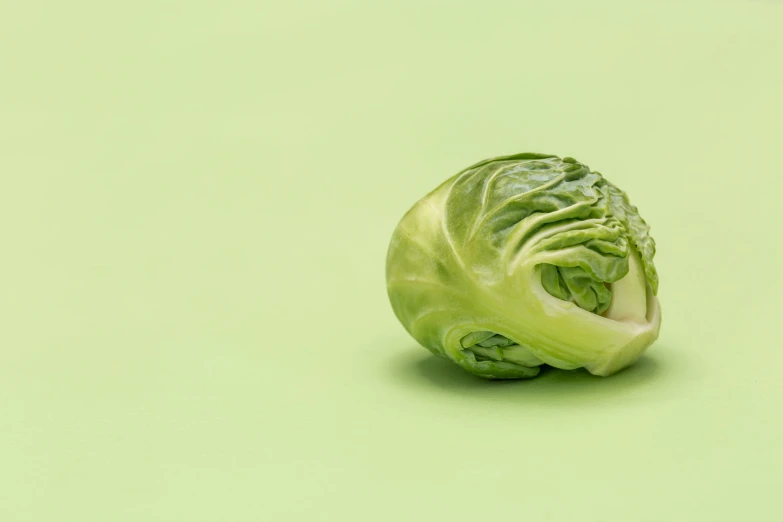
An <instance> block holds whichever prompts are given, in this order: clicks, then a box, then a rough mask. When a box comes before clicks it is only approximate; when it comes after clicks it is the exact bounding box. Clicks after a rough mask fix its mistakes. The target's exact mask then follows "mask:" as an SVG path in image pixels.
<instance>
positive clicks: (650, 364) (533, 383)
mask: <svg viewBox="0 0 783 522" xmlns="http://www.w3.org/2000/svg"><path fill="white" fill-rule="evenodd" d="M392 374H393V376H394V377H395V378H397V379H399V380H401V381H402V382H403V383H404V384H406V385H408V386H419V387H426V388H430V389H432V388H435V389H441V390H444V391H447V392H449V393H455V394H465V395H470V396H471V397H473V398H487V399H490V400H498V399H500V400H504V399H509V400H514V401H517V400H522V401H524V402H527V401H531V402H551V401H553V400H557V401H559V402H561V403H562V402H564V401H569V402H573V401H572V399H577V401H578V402H582V401H583V400H585V399H587V400H592V399H597V400H600V399H603V398H614V397H619V396H623V395H629V394H633V393H635V392H637V391H638V390H640V389H641V388H643V387H644V385H646V384H648V383H650V382H652V381H653V380H654V379H655V378H656V377H657V376H659V375H660V374H661V365H660V363H659V362H658V361H657V360H656V359H655V358H654V355H644V356H643V357H642V358H641V359H640V360H639V361H637V362H636V363H635V364H633V365H632V366H630V367H628V368H625V369H624V370H621V371H619V372H617V373H616V374H614V375H611V376H609V377H597V376H595V375H592V374H590V373H589V372H587V371H586V370H584V369H578V370H570V371H566V370H560V369H557V368H553V367H550V366H546V365H545V366H542V367H541V373H540V374H539V375H538V376H537V377H535V378H533V379H520V380H487V379H482V378H480V377H476V376H474V375H471V374H470V373H468V372H466V371H465V370H463V369H462V368H460V367H459V366H457V365H456V364H454V363H453V362H451V361H448V360H446V359H443V358H440V357H436V356H434V355H431V354H429V353H427V352H426V351H424V350H422V348H420V347H416V348H411V349H410V350H406V351H405V352H403V353H401V354H398V355H396V356H395V358H394V361H393V365H392Z"/></svg>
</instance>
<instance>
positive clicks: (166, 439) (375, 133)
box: [0, 0, 783, 522]
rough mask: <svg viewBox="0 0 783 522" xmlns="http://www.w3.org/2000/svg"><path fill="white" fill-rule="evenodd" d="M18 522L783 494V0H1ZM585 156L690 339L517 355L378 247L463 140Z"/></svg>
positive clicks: (574, 513) (4, 367) (5, 458)
mask: <svg viewBox="0 0 783 522" xmlns="http://www.w3.org/2000/svg"><path fill="white" fill-rule="evenodd" d="M1 12H2V15H1V16H0V34H1V35H2V36H0V64H1V65H2V67H1V68H0V71H2V81H0V140H1V143H2V150H1V151H0V181H1V183H0V231H2V256H0V274H2V291H1V292H0V313H1V314H2V315H1V316H2V326H1V327H0V520H2V521H3V522H28V521H29V522H90V521H100V522H103V521H112V522H114V521H117V522H125V521H129V522H130V521H133V522H137V521H143V522H158V521H160V522H171V521H183V522H199V521H204V522H215V521H230V522H244V521H265V522H266V521H269V522H277V521H300V520H301V521H335V522H343V521H362V522H365V521H371V522H376V521H378V522H385V521H389V522H392V521H393V522H397V521H403V520H413V521H419V520H421V521H477V520H527V521H557V522H560V521H563V522H582V521H585V522H587V521H590V522H606V521H610V522H613V521H650V522H659V521H688V522H691V521H699V520H709V521H729V520H731V521H733V520H764V521H765V520H780V517H781V516H783V515H781V508H780V496H781V493H780V487H781V480H783V478H781V472H782V471H783V421H782V420H781V419H782V416H783V384H782V383H783V378H781V368H783V355H782V354H783V340H782V339H781V335H780V328H781V317H780V315H781V304H779V303H780V301H779V299H780V296H781V290H782V288H781V275H780V274H781V270H780V258H781V254H783V250H782V249H781V246H780V245H781V242H780V237H781V235H780V224H781V219H782V218H781V210H780V208H781V207H780V198H781V194H783V181H781V180H783V156H782V155H781V147H783V102H782V101H781V96H782V95H781V92H783V65H782V62H781V60H782V58H781V56H783V30H782V28H783V2H779V1H735V2H724V3H719V2H715V3H709V4H708V3H693V2H685V3H681V2H677V3H674V2H671V3H657V2H656V3H653V2H643V3H642V2H617V3H613V4H609V3H600V2H593V3H590V4H589V5H587V3H585V2H560V1H558V2H540V3H532V2H517V1H507V2H500V1H495V2H488V1H484V0H482V1H480V2H445V1H441V2H438V1H413V0H408V1H404V2H359V1H355V2H312V3H309V4H304V3H301V2H278V3H267V2H263V1H262V2H260V3H259V2H254V1H221V2H217V1H215V2H190V1H184V0H180V1H161V2H150V1H143V2H123V3H117V2H97V1H96V2H90V3H88V2H83V1H77V2H54V1H49V2H37V1H31V2H16V3H11V2H6V3H5V4H4V6H3V8H2V10H1ZM526 150H531V151H541V152H551V153H555V154H560V155H571V156H575V157H576V158H577V159H579V160H581V161H583V162H585V163H587V164H588V165H590V166H591V167H593V168H595V169H598V170H600V171H601V172H602V173H604V174H605V175H606V176H607V178H609V179H610V180H611V181H612V182H614V183H616V184H617V185H619V186H620V187H622V188H623V189H625V190H626V191H627V192H628V193H629V194H630V195H631V197H632V200H633V202H634V203H635V204H636V205H638V206H639V208H640V209H641V211H642V215H643V216H644V217H645V218H646V219H647V221H648V222H649V223H650V224H651V225H652V227H653V235H654V237H655V238H656V240H657V241H658V246H659V255H658V257H657V258H656V264H657V266H658V268H659V270H660V274H661V292H660V299H661V302H662V306H663V317H664V319H663V328H662V332H661V337H660V340H659V341H658V343H656V344H655V345H654V347H653V349H652V350H651V351H650V352H649V356H648V357H646V358H644V359H643V360H642V361H641V362H640V363H639V364H638V365H637V366H635V367H633V368H632V369H629V370H627V371H625V372H622V373H620V374H618V375H616V376H614V377H610V378H606V379H601V378H594V377H591V376H589V375H586V374H584V373H580V372H574V373H566V372H557V371H552V372H549V373H547V374H546V375H544V376H542V377H540V378H539V379H536V380H533V381H528V382H513V383H487V382H484V381H479V380H477V379H475V378H472V377H470V376H469V375H467V374H463V373H462V372H461V371H460V370H459V369H457V368H454V367H451V366H450V365H449V364H448V363H446V362H445V361H440V360H435V359H433V358H432V357H431V356H429V355H428V354H427V352H425V351H424V350H423V349H421V348H418V347H416V345H415V343H414V342H413V341H412V340H411V339H410V338H409V337H408V336H407V334H406V333H405V332H404V330H403V329H402V327H401V326H400V325H399V324H398V323H397V321H396V319H395V318H394V316H393V314H392V311H391V308H390V306H389V305H388V302H387V299H386V293H385V284H384V257H385V252H386V246H387V242H388V239H389V237H390V235H391V232H392V230H393V229H394V227H395V225H396V223H397V220H398V219H399V218H400V217H401V216H402V214H403V213H404V212H405V210H407V208H408V207H409V206H410V205H411V204H412V203H413V202H414V201H415V200H417V199H418V198H419V197H421V196H422V195H424V194H425V193H426V192H427V191H429V190H430V189H431V188H433V187H434V186H435V185H437V184H438V183H440V182H441V181H442V180H443V179H445V178H446V177H448V176H450V175H452V174H453V173H454V172H456V171H457V170H459V169H461V168H463V167H464V166H466V165H468V164H470V163H472V162H475V161H478V160H480V159H483V158H485V157H488V156H493V155H499V154H506V153H514V152H519V151H526Z"/></svg>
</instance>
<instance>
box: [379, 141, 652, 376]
mask: <svg viewBox="0 0 783 522" xmlns="http://www.w3.org/2000/svg"><path fill="white" fill-rule="evenodd" d="M649 230H650V227H649V226H648V225H647V224H646V223H645V221H644V220H643V219H642V218H641V216H639V212H638V211H637V209H636V207H634V206H633V205H631V204H630V202H629V201H628V197H627V196H626V195H625V193H624V192H623V191H621V190H620V189H618V188H617V187H615V186H614V185H612V184H611V183H609V182H608V181H607V180H606V179H604V178H603V176H601V174H599V173H598V172H594V171H591V170H590V169H589V168H588V167H587V166H586V165H583V164H582V163H579V162H578V161H576V160H575V159H573V158H568V157H566V158H559V157H557V156H552V155H549V154H534V153H522V154H515V155H512V156H503V157H498V158H492V159H488V160H485V161H482V162H479V163H477V164H475V165H473V166H471V167H468V168H467V169H465V170H463V171H462V172H459V173H458V174H456V175H455V176H454V177H452V178H451V179H449V180H447V181H446V182H445V183H443V184H442V185H441V186H439V187H438V188H436V189H435V190H434V191H432V192H431V193H430V194H428V195H427V196H425V197H424V198H423V199H422V200H420V201H419V202H418V203H416V204H415V205H414V206H413V208H411V209H410V210H409V211H408V212H407V213H406V214H405V216H404V217H403V218H402V220H401V221H400V223H399V225H398V226H397V229H396V230H395V231H394V234H393V236H392V240H391V244H390V246H389V251H388V256H387V261H386V282H387V288H388V293H389V299H390V300H391V305H392V308H393V309H394V313H395V314H396V316H397V318H398V319H399V320H400V322H401V323H402V325H403V326H404V327H405V329H406V330H407V331H408V332H409V333H410V334H411V335H412V336H413V337H414V338H415V339H416V340H417V341H418V342H419V343H421V344H422V345H423V346H424V347H426V348H427V349H429V350H430V351H431V352H432V353H434V354H435V355H438V356H441V357H445V358H447V359H450V360H452V361H454V362H455V363H456V364H458V365H459V366H461V367H462V368H464V369H465V370H467V371H469V372H471V373H473V374H475V375H478V376H480V377H486V378H490V379H517V378H526V377H534V376H536V375H537V374H538V372H539V368H540V366H541V365H542V364H548V365H551V366H555V367H557V368H562V369H566V370H570V369H574V368H579V367H583V368H586V369H587V370H588V371H590V372H591V373H593V374H596V375H609V374H612V373H614V372H616V371H618V370H620V369H622V368H624V367H626V366H628V365H630V364H632V363H633V362H634V361H636V360H637V359H638V358H639V357H640V355H641V354H642V352H644V350H645V349H646V348H647V347H648V346H649V345H650V344H652V342H653V341H655V339H656V338H657V337H658V330H659V328H660V324H661V312H660V307H659V304H658V299H657V297H656V294H657V291H658V275H657V272H656V270H655V266H654V265H653V256H654V255H655V242H654V241H653V239H652V238H651V237H650V234H649Z"/></svg>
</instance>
